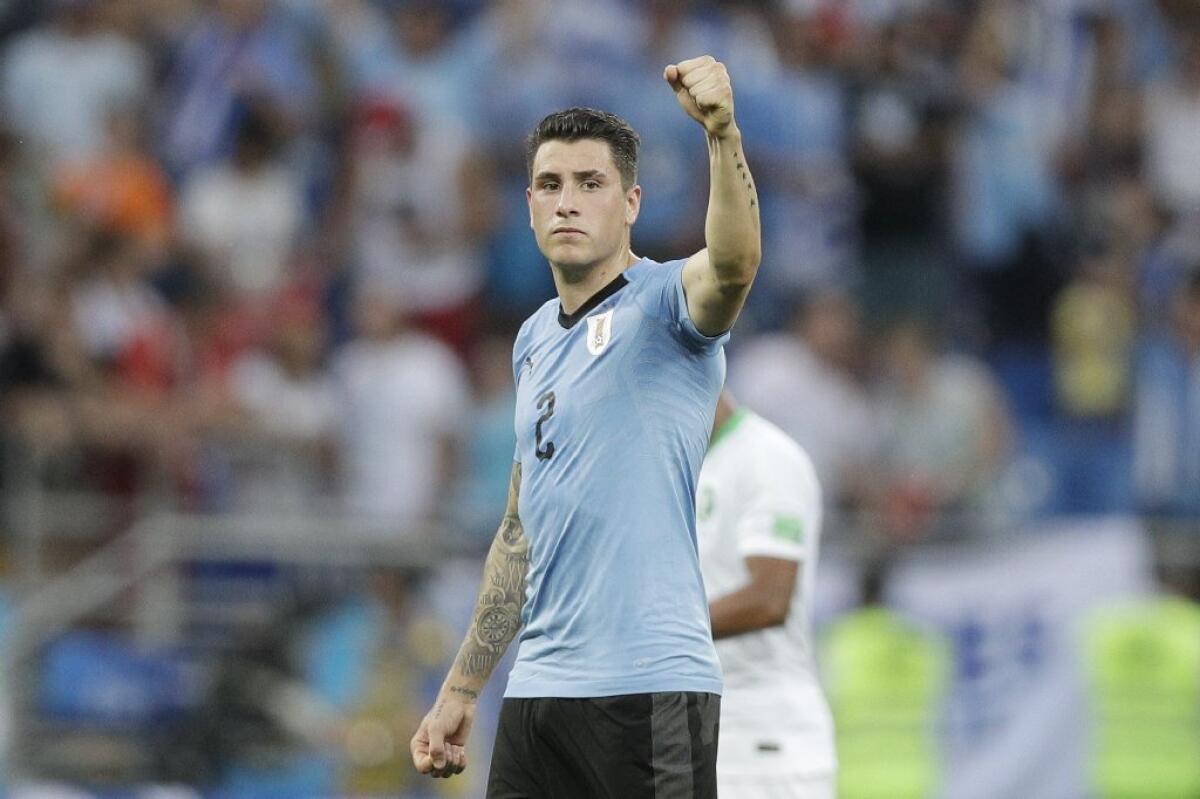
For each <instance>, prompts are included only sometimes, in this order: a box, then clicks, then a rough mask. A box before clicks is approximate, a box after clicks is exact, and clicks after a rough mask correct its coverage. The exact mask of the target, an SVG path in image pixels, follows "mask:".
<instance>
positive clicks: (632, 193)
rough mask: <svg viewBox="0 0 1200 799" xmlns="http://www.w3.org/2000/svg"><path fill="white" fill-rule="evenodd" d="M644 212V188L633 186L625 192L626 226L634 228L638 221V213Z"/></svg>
mask: <svg viewBox="0 0 1200 799" xmlns="http://www.w3.org/2000/svg"><path fill="white" fill-rule="evenodd" d="M641 210H642V187H641V186H639V185H637V184H636V183H635V184H633V187H632V188H630V189H629V191H627V192H625V224H627V225H630V226H632V225H633V223H634V222H636V221H637V218H638V212H639V211H641Z"/></svg>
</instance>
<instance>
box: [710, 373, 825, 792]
mask: <svg viewBox="0 0 1200 799" xmlns="http://www.w3.org/2000/svg"><path fill="white" fill-rule="evenodd" d="M696 520H697V535H698V538H699V545H700V565H701V569H702V571H703V574H704V585H705V590H706V592H707V594H708V601H709V613H710V615H711V617H712V632H713V638H715V639H717V654H718V656H719V657H720V660H721V668H722V670H723V671H724V673H725V694H724V697H723V699H722V704H721V744H720V747H719V748H718V751H717V784H718V786H719V793H720V796H721V797H722V799H832V798H833V797H834V795H835V782H836V781H835V772H836V769H837V758H836V756H835V753H834V744H833V719H832V716H831V714H830V712H829V706H828V704H827V703H826V701H825V695H824V694H823V693H822V691H821V687H820V685H819V684H818V682H817V673H816V663H815V659H814V654H813V644H812V630H811V612H812V595H813V587H814V582H815V580H816V566H817V545H818V539H819V537H820V532H821V487H820V484H819V482H818V481H817V475H816V472H815V471H814V469H813V465H812V462H811V461H810V460H809V457H808V455H807V454H805V452H804V450H803V449H801V448H800V445H798V444H797V443H796V442H795V441H793V440H792V439H790V438H788V436H787V435H786V434H785V433H784V432H783V431H781V430H780V429H779V428H778V427H776V426H775V425H773V424H771V423H770V422H768V421H766V420H765V419H763V418H761V417H759V416H756V415H755V414H753V413H751V412H750V411H748V410H746V409H745V408H739V407H738V406H736V405H735V404H734V402H733V399H732V397H731V396H730V395H729V393H728V392H722V394H721V398H720V401H719V402H718V404H717V413H716V417H715V419H714V421H713V435H712V440H711V442H710V443H709V448H708V454H707V455H706V456H705V459H704V466H703V467H702V469H701V471H700V480H699V483H698V484H697V490H696Z"/></svg>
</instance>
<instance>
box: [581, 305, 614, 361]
mask: <svg viewBox="0 0 1200 799" xmlns="http://www.w3.org/2000/svg"><path fill="white" fill-rule="evenodd" d="M612 318H613V312H612V311H611V310H609V311H605V312H604V313H598V314H596V315H595V316H589V317H588V318H587V325H588V328H587V348H588V352H590V353H591V354H592V355H599V354H600V353H602V352H604V350H605V349H607V348H608V342H609V341H610V340H611V339H612Z"/></svg>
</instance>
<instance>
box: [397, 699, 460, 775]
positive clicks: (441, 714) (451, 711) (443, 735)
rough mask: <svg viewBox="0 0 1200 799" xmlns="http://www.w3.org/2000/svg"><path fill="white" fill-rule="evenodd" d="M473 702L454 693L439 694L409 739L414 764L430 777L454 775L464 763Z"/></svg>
mask: <svg viewBox="0 0 1200 799" xmlns="http://www.w3.org/2000/svg"><path fill="white" fill-rule="evenodd" d="M474 720H475V704H474V703H473V702H465V701H463V700H461V699H457V698H455V697H453V696H449V697H438V700H437V702H436V703H434V705H433V709H431V710H430V711H429V712H428V713H426V714H425V718H423V719H421V724H420V726H418V727H417V733H416V735H414V736H413V737H412V741H410V742H409V749H410V750H411V751H412V759H413V766H415V767H416V769H417V771H419V772H420V773H422V774H428V775H429V776H431V777H453V776H454V775H455V774H461V773H462V772H463V771H464V770H465V769H466V767H467V750H466V745H467V736H468V735H470V733H471V723H472V722H473V721H474Z"/></svg>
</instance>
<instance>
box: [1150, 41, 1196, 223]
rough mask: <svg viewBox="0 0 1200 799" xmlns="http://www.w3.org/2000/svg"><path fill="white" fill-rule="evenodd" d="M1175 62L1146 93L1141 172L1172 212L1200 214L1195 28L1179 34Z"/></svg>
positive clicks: (1189, 214) (1186, 214)
mask: <svg viewBox="0 0 1200 799" xmlns="http://www.w3.org/2000/svg"><path fill="white" fill-rule="evenodd" d="M1178 38H1179V45H1180V50H1181V57H1180V59H1179V62H1178V66H1177V67H1176V68H1175V69H1174V70H1172V71H1171V72H1170V73H1169V74H1168V75H1166V76H1164V77H1163V78H1162V79H1160V80H1158V81H1156V82H1155V83H1154V84H1153V85H1152V86H1151V87H1150V89H1149V91H1148V92H1147V93H1146V121H1145V126H1146V171H1147V176H1148V178H1149V180H1150V185H1151V186H1152V187H1153V189H1154V193H1155V196H1156V197H1157V199H1158V200H1159V202H1161V203H1162V204H1163V205H1164V206H1165V207H1166V208H1168V209H1170V211H1172V212H1173V213H1174V214H1176V215H1182V216H1190V217H1195V216H1197V215H1200V137H1197V135H1196V131H1197V130H1200V30H1184V31H1181V32H1180V33H1179V37H1178Z"/></svg>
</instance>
